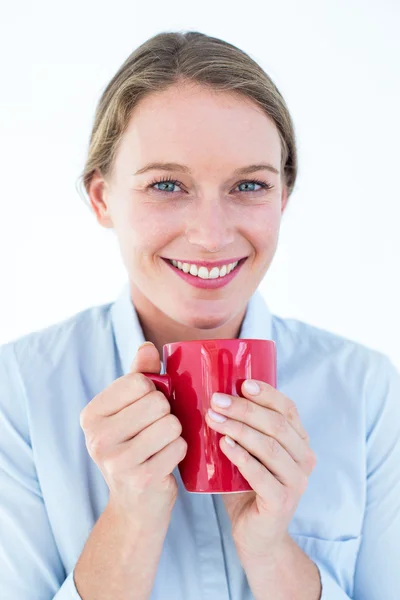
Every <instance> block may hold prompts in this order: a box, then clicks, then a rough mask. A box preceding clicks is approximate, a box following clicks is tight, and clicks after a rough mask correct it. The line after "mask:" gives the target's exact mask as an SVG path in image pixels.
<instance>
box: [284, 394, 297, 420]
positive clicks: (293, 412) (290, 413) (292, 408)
mask: <svg viewBox="0 0 400 600" xmlns="http://www.w3.org/2000/svg"><path fill="white" fill-rule="evenodd" d="M286 414H287V418H288V419H289V420H290V421H295V420H296V419H298V418H299V411H298V410H297V406H296V404H295V403H294V402H293V400H290V399H289V398H288V402H287V408H286Z"/></svg>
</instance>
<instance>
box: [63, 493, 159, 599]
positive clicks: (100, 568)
mask: <svg viewBox="0 0 400 600" xmlns="http://www.w3.org/2000/svg"><path fill="white" fill-rule="evenodd" d="M155 517H156V515H155ZM168 524H169V521H166V520H165V519H164V520H163V521H162V522H160V523H159V524H158V525H157V523H156V522H155V519H154V520H153V521H152V522H151V523H148V524H145V523H142V524H140V525H139V526H138V524H137V523H134V522H132V521H129V519H128V518H127V517H124V516H123V513H122V512H121V511H118V510H116V509H115V508H114V507H113V506H112V504H111V503H110V502H109V503H108V505H107V507H106V509H105V510H104V512H103V513H102V515H101V516H100V518H99V519H98V521H97V523H96V524H95V526H94V528H93V530H92V532H91V534H90V536H89V538H88V540H87V542H86V544H85V547H84V549H83V551H82V554H81V556H80V558H79V560H78V562H77V564H76V567H75V569H74V578H75V585H76V588H77V590H78V591H79V594H80V597H81V598H82V600H102V599H103V598H104V599H105V600H106V599H108V598H113V600H148V599H149V598H150V595H151V590H152V587H153V584H154V579H155V576H156V571H157V566H158V562H159V559H160V555H161V551H162V547H163V543H164V538H165V535H166V533H167V529H168ZM57 600H58V598H57Z"/></svg>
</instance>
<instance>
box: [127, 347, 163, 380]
mask: <svg viewBox="0 0 400 600" xmlns="http://www.w3.org/2000/svg"><path fill="white" fill-rule="evenodd" d="M160 370H161V363H160V355H159V354H158V350H157V348H156V347H155V345H154V344H153V343H152V342H145V343H144V344H142V345H141V346H139V348H138V350H137V352H136V356H135V358H134V359H133V362H132V364H131V373H159V372H160Z"/></svg>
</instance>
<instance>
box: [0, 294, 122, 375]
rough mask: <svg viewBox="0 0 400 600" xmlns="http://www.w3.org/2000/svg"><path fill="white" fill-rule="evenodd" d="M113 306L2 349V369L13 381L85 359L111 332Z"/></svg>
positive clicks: (95, 309) (83, 314) (91, 311)
mask: <svg viewBox="0 0 400 600" xmlns="http://www.w3.org/2000/svg"><path fill="white" fill-rule="evenodd" d="M111 306H112V304H111V303H107V304H102V305H98V306H92V307H90V308H87V309H85V310H82V311H80V312H78V313H76V314H74V315H72V316H69V317H68V318H65V319H63V320H62V321H59V322H58V323H54V324H51V325H49V326H47V327H45V328H43V329H39V330H37V331H33V332H30V333H28V334H26V335H24V336H21V337H19V338H16V339H14V340H11V341H9V342H7V343H5V344H2V345H0V368H2V370H3V371H4V372H6V373H7V375H8V376H9V378H10V379H14V380H16V379H18V372H20V371H21V372H22V373H28V372H32V373H34V372H35V371H36V373H37V374H39V373H40V376H43V374H44V372H45V371H46V369H47V368H48V369H50V370H54V369H56V368H57V367H58V366H59V365H60V364H61V363H62V362H65V361H66V360H69V359H71V358H72V357H80V356H81V357H84V356H85V354H86V350H87V348H88V346H89V345H90V346H91V347H93V343H94V342H96V340H98V342H99V343H100V341H101V338H102V337H104V336H107V335H108V334H109V332H110V328H111V323H110V308H111Z"/></svg>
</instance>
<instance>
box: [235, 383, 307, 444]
mask: <svg viewBox="0 0 400 600" xmlns="http://www.w3.org/2000/svg"><path fill="white" fill-rule="evenodd" d="M248 383H250V385H249V386H248V388H247V387H246V386H247V385H248ZM253 384H256V385H255V386H254V385H253ZM253 388H254V390H255V391H254V392H253V391H252V389H253ZM257 388H258V389H259V391H256V389H257ZM242 394H243V396H244V397H245V398H249V399H250V400H253V402H256V403H257V404H260V405H261V406H265V407H266V408H272V409H273V410H276V411H278V412H280V413H281V414H282V415H283V416H284V417H285V418H286V419H287V421H288V422H289V423H290V425H291V426H292V427H293V428H294V429H295V431H297V433H298V434H299V436H300V437H301V438H303V439H305V440H306V441H307V442H308V441H309V436H308V433H307V431H306V430H305V429H304V427H303V424H302V422H301V421H300V415H299V412H298V410H297V406H296V404H295V403H294V402H293V400H291V399H290V398H288V397H287V396H285V395H284V394H282V392H280V391H279V390H277V389H276V388H274V387H273V386H272V385H269V384H268V383H265V382H264V381H258V380H253V379H252V380H249V379H247V380H245V381H244V382H243V384H242Z"/></svg>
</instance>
